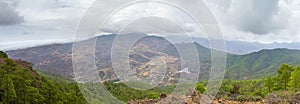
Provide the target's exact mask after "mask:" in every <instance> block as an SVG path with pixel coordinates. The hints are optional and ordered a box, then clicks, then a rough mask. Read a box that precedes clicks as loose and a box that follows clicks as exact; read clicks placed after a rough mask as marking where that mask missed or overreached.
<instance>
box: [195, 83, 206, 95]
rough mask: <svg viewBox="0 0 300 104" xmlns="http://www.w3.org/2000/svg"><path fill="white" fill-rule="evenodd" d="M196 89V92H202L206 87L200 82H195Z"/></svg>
mask: <svg viewBox="0 0 300 104" xmlns="http://www.w3.org/2000/svg"><path fill="white" fill-rule="evenodd" d="M196 90H198V93H200V94H203V93H204V91H205V90H206V88H205V87H204V86H203V85H202V84H201V83H197V85H196Z"/></svg>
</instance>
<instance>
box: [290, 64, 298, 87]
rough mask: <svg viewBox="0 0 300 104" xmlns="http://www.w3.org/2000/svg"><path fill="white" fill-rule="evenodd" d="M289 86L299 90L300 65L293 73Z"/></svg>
mask: <svg viewBox="0 0 300 104" xmlns="http://www.w3.org/2000/svg"><path fill="white" fill-rule="evenodd" d="M290 80H291V81H290V82H289V86H290V87H291V88H290V89H291V90H294V91H295V90H297V89H299V88H300V67H297V68H296V69H295V70H294V71H293V72H292V74H291V78H290Z"/></svg>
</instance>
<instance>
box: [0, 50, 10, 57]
mask: <svg viewBox="0 0 300 104" xmlns="http://www.w3.org/2000/svg"><path fill="white" fill-rule="evenodd" d="M0 58H8V56H7V54H6V53H4V52H2V51H0Z"/></svg>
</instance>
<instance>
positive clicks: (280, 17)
mask: <svg viewBox="0 0 300 104" xmlns="http://www.w3.org/2000/svg"><path fill="white" fill-rule="evenodd" d="M221 1H222V2H221ZM225 1H226V2H225ZM208 2H209V3H211V4H214V5H216V9H217V11H218V12H220V13H219V16H220V18H222V19H223V20H224V21H225V22H224V23H225V24H226V25H231V26H233V27H235V28H236V29H237V30H239V31H242V32H246V33H247V32H249V33H253V34H256V35H264V34H270V33H272V34H276V33H277V32H279V31H281V30H284V29H286V28H287V27H288V26H289V24H290V22H289V21H290V19H291V18H292V17H293V16H292V11H291V10H288V8H286V7H282V6H280V5H281V4H280V3H282V2H284V3H287V4H289V2H290V1H288V0H220V1H218V2H216V1H208ZM229 4H230V5H229Z"/></svg>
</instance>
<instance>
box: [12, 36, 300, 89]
mask: <svg viewBox="0 0 300 104" xmlns="http://www.w3.org/2000/svg"><path fill="white" fill-rule="evenodd" d="M114 38H115V35H105V36H99V37H97V43H96V56H97V57H96V62H97V67H98V68H97V69H99V72H98V73H99V75H100V77H101V78H102V79H104V80H109V81H113V80H118V79H117V77H116V75H115V74H114V73H113V72H114V71H113V68H112V66H111V65H112V64H111V55H110V53H111V47H112V42H113V39H114ZM190 44H194V45H196V47H197V50H198V54H199V57H200V58H199V59H200V61H201V63H199V64H201V70H202V71H201V73H200V79H207V78H208V75H209V72H210V65H211V60H210V51H211V50H210V49H208V48H206V47H203V46H202V45H200V44H198V43H179V44H175V45H176V46H178V47H189V45H190ZM213 51H214V50H213ZM7 53H8V55H9V56H10V57H12V58H14V59H24V60H26V61H29V62H31V63H33V64H34V65H35V68H36V69H38V70H46V71H49V72H51V73H57V74H63V75H67V76H73V70H72V69H73V67H72V44H71V43H66V44H54V45H45V46H39V47H33V48H28V49H21V50H14V51H7ZM299 55H300V51H299V50H291V49H284V48H282V49H269V50H266V49H265V50H261V51H258V52H253V53H250V54H245V55H237V54H228V55H227V69H226V74H225V78H230V79H253V78H261V77H267V76H270V75H275V74H276V70H277V68H278V66H280V65H281V64H282V63H288V64H291V65H299V64H300V56H299ZM154 57H159V58H161V59H162V60H165V61H166V63H167V68H168V71H169V72H170V73H169V74H168V75H167V77H166V78H165V79H164V80H165V81H166V82H167V83H166V84H171V83H175V82H176V81H177V79H176V78H178V75H179V74H178V73H179V71H180V70H181V69H183V68H181V66H180V61H186V60H180V59H179V56H178V53H177V51H176V48H175V47H174V45H172V44H171V43H170V42H168V41H167V40H165V39H164V38H162V37H157V36H147V37H144V38H142V39H141V40H139V41H138V42H137V43H136V44H135V45H134V46H133V47H132V48H131V51H130V61H129V62H130V67H131V68H132V69H133V70H134V71H135V72H136V74H137V75H139V76H141V77H146V76H148V75H149V70H150V69H151V68H153V67H154V69H155V67H156V66H155V64H154V66H153V64H151V63H153V62H151V60H152V58H154ZM151 70H152V69H151Z"/></svg>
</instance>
